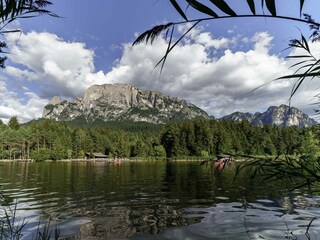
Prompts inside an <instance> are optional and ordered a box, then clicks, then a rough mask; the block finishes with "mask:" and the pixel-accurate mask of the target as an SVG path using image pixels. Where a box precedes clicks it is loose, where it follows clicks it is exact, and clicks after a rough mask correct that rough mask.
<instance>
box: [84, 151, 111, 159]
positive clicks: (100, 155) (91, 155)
mask: <svg viewBox="0 0 320 240" xmlns="http://www.w3.org/2000/svg"><path fill="white" fill-rule="evenodd" d="M86 158H93V159H106V158H108V156H107V155H105V154H103V153H90V152H86Z"/></svg>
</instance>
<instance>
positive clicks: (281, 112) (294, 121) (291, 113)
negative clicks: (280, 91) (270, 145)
mask: <svg viewBox="0 0 320 240" xmlns="http://www.w3.org/2000/svg"><path fill="white" fill-rule="evenodd" d="M223 119H227V120H231V121H243V120H248V121H249V122H251V123H252V124H254V125H257V126H262V125H263V124H268V125H270V126H272V125H278V126H286V127H287V126H298V127H310V126H313V125H315V124H318V123H317V122H316V121H315V120H313V119H312V118H310V117H309V116H308V115H307V114H305V113H303V112H301V111H300V110H299V109H297V108H295V107H289V106H287V105H280V106H279V107H276V106H271V107H269V108H268V110H267V111H266V112H264V113H259V112H257V113H254V114H252V113H242V112H235V113H232V114H230V115H227V116H224V117H223Z"/></svg>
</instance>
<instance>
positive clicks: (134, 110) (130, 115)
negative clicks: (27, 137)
mask: <svg viewBox="0 0 320 240" xmlns="http://www.w3.org/2000/svg"><path fill="white" fill-rule="evenodd" d="M195 117H204V118H208V114H207V113H206V112H205V111H203V110H201V109H200V108H198V107H196V106H195V105H193V104H190V103H187V102H186V101H185V100H180V99H178V98H176V97H170V96H167V95H165V94H162V93H160V92H156V91H149V90H145V91H143V90H140V89H138V88H136V87H134V86H131V85H129V84H104V85H93V86H91V87H90V88H88V89H87V91H86V92H85V94H84V96H83V97H78V98H76V99H75V100H73V101H67V100H61V99H60V98H59V97H53V98H52V99H51V101H50V102H49V103H48V104H47V105H46V106H45V107H44V110H43V118H49V119H55V120H57V121H73V120H79V119H81V120H85V121H86V122H94V121H97V120H98V121H101V120H102V121H105V122H107V121H134V122H140V121H142V122H149V123H165V122H168V121H170V120H178V119H192V118H195Z"/></svg>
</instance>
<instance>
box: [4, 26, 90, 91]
mask: <svg viewBox="0 0 320 240" xmlns="http://www.w3.org/2000/svg"><path fill="white" fill-rule="evenodd" d="M6 42H7V44H8V48H9V49H10V50H11V54H10V55H9V56H8V57H9V59H10V60H11V61H12V62H14V63H15V64H19V65H18V66H17V67H14V66H9V67H7V69H6V73H7V74H9V75H11V76H13V77H16V78H20V79H21V78H24V79H27V80H29V81H38V82H39V84H42V85H44V86H45V88H46V89H47V90H50V91H46V94H50V95H51V96H54V95H60V96H63V97H75V96H78V95H80V94H82V93H83V91H84V90H85V89H86V88H88V87H89V86H90V85H92V84H94V81H93V80H92V79H90V78H87V77H86V76H87V75H88V74H91V73H93V72H94V63H93V59H94V52H93V50H90V49H87V48H86V46H85V44H84V43H79V42H66V41H63V40H62V39H61V38H59V37H58V36H57V35H55V34H51V33H47V32H41V33H37V32H30V33H27V34H9V35H7V37H6ZM20 66H23V67H24V68H27V69H24V70H21V69H20Z"/></svg>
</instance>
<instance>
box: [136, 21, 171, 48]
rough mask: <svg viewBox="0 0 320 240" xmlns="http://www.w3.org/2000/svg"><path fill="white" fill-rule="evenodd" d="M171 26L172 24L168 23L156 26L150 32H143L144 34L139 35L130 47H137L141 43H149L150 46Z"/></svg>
mask: <svg viewBox="0 0 320 240" xmlns="http://www.w3.org/2000/svg"><path fill="white" fill-rule="evenodd" d="M172 26H173V23H168V24H164V25H158V26H155V27H153V28H151V29H150V30H147V31H145V32H144V33H142V34H140V35H139V36H138V37H137V39H136V40H135V41H134V42H133V44H132V46H134V45H137V44H139V43H141V42H143V41H145V42H146V43H148V42H150V43H151V44H152V43H153V42H154V40H155V39H156V38H157V37H158V36H159V35H160V34H161V33H162V32H163V31H165V30H167V29H169V28H170V27H172Z"/></svg>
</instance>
